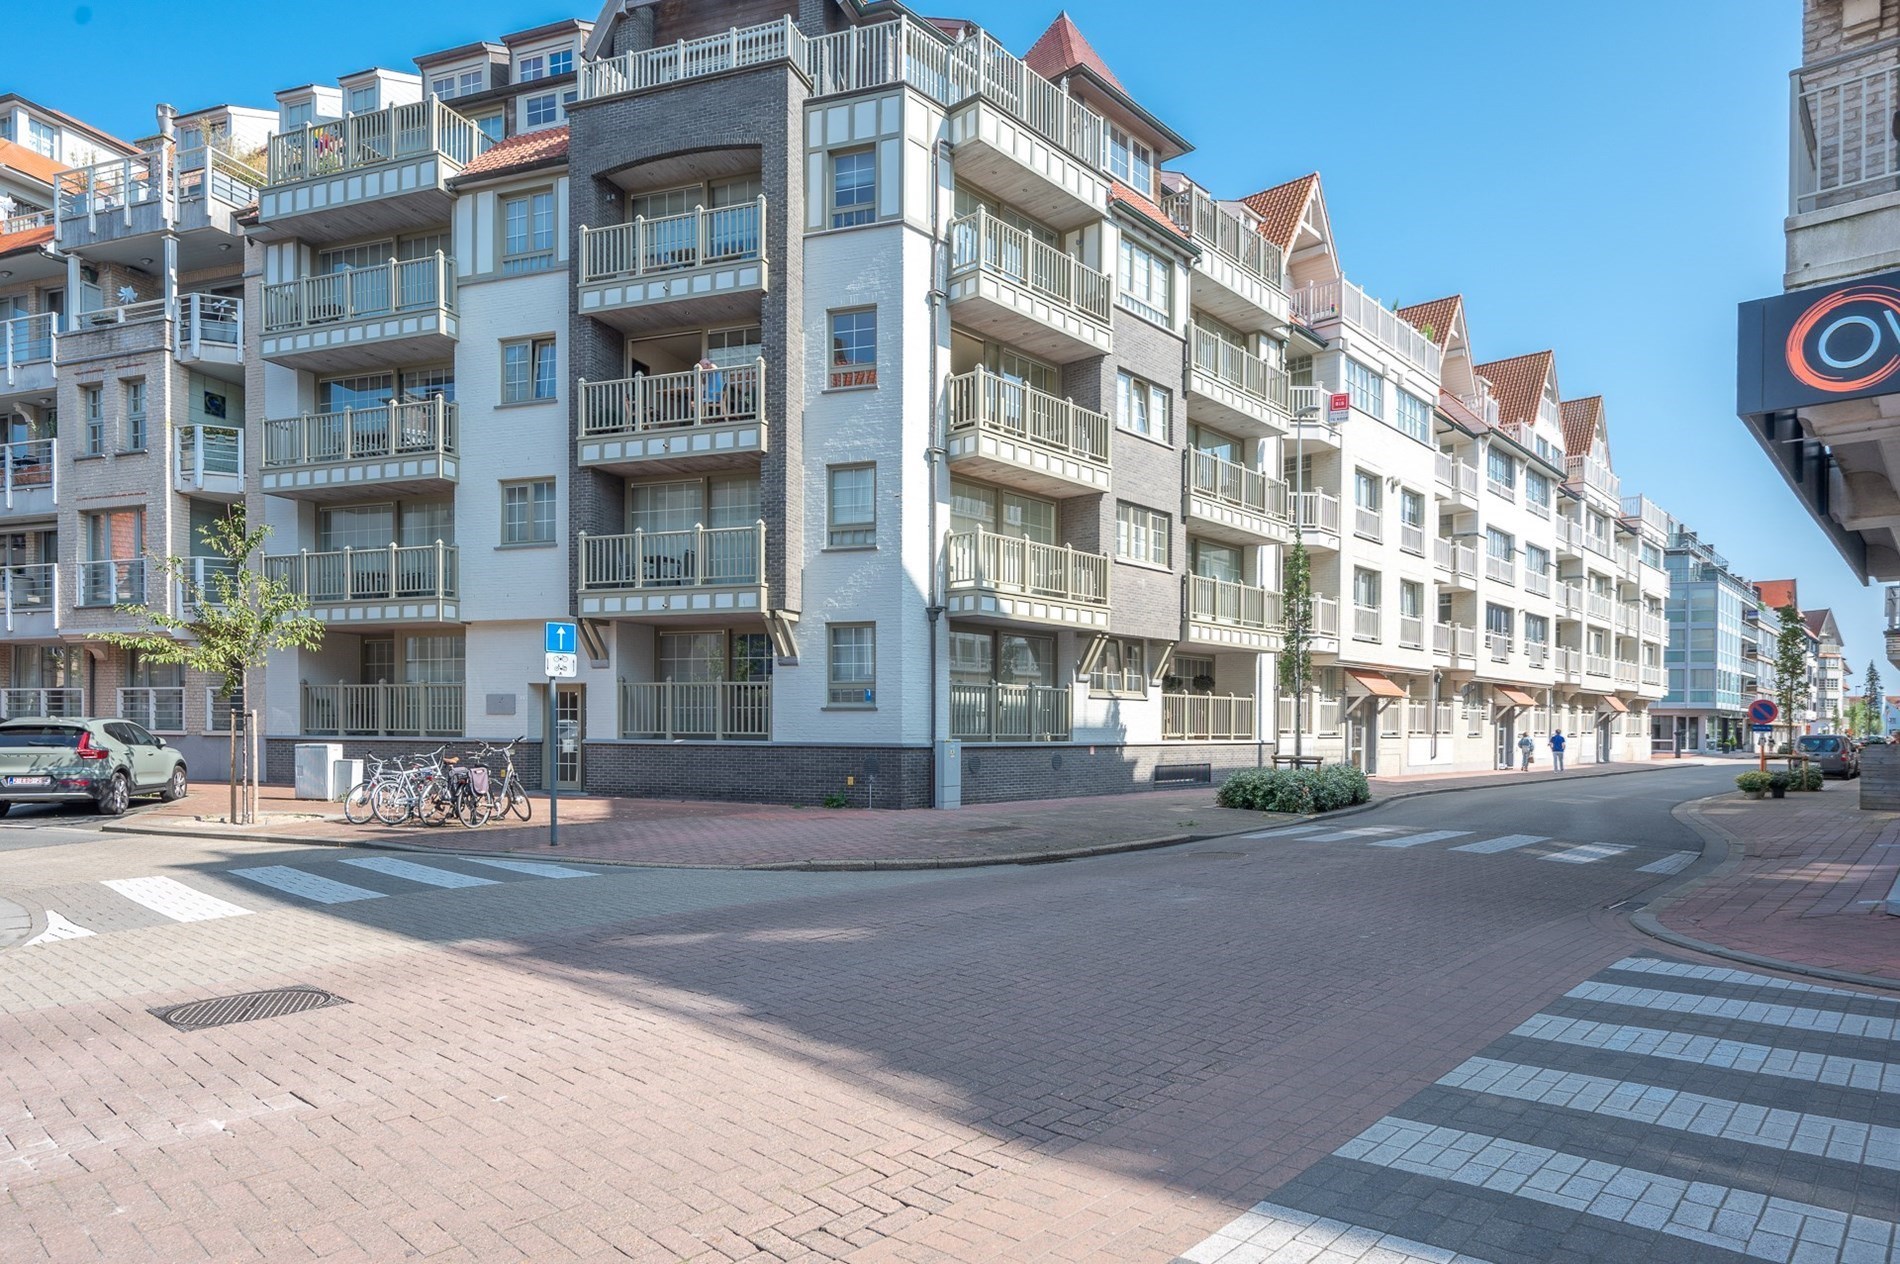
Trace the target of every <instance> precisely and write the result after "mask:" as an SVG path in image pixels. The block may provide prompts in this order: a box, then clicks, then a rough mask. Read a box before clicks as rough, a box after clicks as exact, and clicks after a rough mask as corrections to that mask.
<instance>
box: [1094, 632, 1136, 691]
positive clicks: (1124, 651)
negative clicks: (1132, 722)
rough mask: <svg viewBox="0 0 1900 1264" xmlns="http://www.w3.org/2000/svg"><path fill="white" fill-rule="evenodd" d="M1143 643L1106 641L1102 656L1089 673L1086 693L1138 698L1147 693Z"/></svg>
mask: <svg viewBox="0 0 1900 1264" xmlns="http://www.w3.org/2000/svg"><path fill="white" fill-rule="evenodd" d="M1147 660H1148V654H1147V644H1146V643H1145V642H1142V641H1120V640H1109V641H1106V642H1104V643H1103V645H1102V656H1101V657H1100V658H1099V659H1097V660H1096V662H1095V670H1094V671H1092V672H1090V673H1089V691H1090V692H1091V693H1106V694H1116V695H1130V694H1132V695H1134V696H1136V697H1141V696H1144V695H1145V694H1147V692H1148V673H1147V671H1146V670H1145V669H1146V665H1147Z"/></svg>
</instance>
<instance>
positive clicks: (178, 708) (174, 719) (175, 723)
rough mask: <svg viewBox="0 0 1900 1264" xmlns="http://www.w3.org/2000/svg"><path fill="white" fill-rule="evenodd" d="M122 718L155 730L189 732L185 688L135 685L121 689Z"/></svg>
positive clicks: (120, 711) (119, 713) (150, 730)
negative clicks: (186, 726) (186, 719)
mask: <svg viewBox="0 0 1900 1264" xmlns="http://www.w3.org/2000/svg"><path fill="white" fill-rule="evenodd" d="M118 693H119V696H118V704H119V709H118V712H117V714H118V717H119V718H120V719H121V720H130V721H132V723H134V724H139V725H143V726H144V727H145V729H146V730H147V731H148V732H152V733H183V732H184V731H185V691H184V689H183V687H181V686H175V685H174V686H170V687H149V686H142V687H135V688H129V689H121V690H119V691H118Z"/></svg>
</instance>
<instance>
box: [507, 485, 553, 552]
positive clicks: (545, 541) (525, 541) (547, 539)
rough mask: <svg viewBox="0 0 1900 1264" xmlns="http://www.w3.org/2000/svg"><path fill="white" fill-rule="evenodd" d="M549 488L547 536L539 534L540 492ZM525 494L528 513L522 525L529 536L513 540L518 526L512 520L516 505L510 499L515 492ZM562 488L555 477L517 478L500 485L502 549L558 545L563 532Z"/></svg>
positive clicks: (524, 502)
mask: <svg viewBox="0 0 1900 1264" xmlns="http://www.w3.org/2000/svg"><path fill="white" fill-rule="evenodd" d="M544 487H545V488H546V489H547V501H546V504H547V523H546V526H547V534H546V535H545V536H544V535H541V534H539V532H540V529H541V526H542V523H541V514H540V507H541V500H540V497H539V495H538V493H539V491H540V489H542V488H544ZM516 492H524V493H526V498H525V500H524V501H523V505H524V508H525V510H526V513H525V516H524V518H523V519H522V523H521V525H523V526H525V527H526V529H527V534H525V535H523V536H521V537H519V538H511V536H512V533H513V529H514V527H515V526H516V523H515V522H513V521H512V514H513V510H514V505H513V503H512V502H511V500H510V497H511V496H512V495H513V493H516ZM559 511H560V489H559V487H557V486H556V480H554V479H553V478H515V479H504V480H502V483H501V547H502V548H513V549H519V548H546V547H549V546H551V545H553V544H556V543H558V540H557V533H558V532H559V530H560V512H559Z"/></svg>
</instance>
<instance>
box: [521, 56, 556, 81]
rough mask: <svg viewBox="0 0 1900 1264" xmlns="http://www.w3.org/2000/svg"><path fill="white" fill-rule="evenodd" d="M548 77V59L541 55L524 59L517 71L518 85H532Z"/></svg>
mask: <svg viewBox="0 0 1900 1264" xmlns="http://www.w3.org/2000/svg"><path fill="white" fill-rule="evenodd" d="M547 77H548V59H547V58H546V57H545V56H543V55H542V54H540V53H536V54H535V55H534V56H532V57H523V58H522V59H521V61H520V63H519V65H518V66H517V68H516V71H515V82H516V83H532V82H533V81H534V80H536V79H545V78H547Z"/></svg>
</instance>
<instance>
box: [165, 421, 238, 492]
mask: <svg viewBox="0 0 1900 1264" xmlns="http://www.w3.org/2000/svg"><path fill="white" fill-rule="evenodd" d="M173 472H174V474H175V475H176V477H177V479H178V484H179V486H181V487H203V486H204V485H205V479H206V478H214V479H217V478H223V479H233V480H235V481H236V484H237V486H238V487H243V486H244V432H243V431H242V430H239V429H238V428H237V427H235V426H180V427H178V442H177V446H176V450H175V451H174V453H173Z"/></svg>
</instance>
